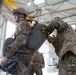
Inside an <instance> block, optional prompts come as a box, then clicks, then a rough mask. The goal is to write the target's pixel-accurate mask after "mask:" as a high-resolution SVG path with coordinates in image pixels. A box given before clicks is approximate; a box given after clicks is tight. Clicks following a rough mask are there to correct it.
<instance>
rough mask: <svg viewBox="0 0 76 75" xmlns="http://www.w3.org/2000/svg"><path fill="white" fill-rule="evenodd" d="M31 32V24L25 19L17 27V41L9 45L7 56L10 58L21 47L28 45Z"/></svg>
mask: <svg viewBox="0 0 76 75" xmlns="http://www.w3.org/2000/svg"><path fill="white" fill-rule="evenodd" d="M30 32H31V27H30V25H29V24H28V23H27V22H26V21H25V20H23V21H21V22H20V23H19V24H18V26H17V28H16V38H15V41H14V42H13V43H12V44H11V45H9V47H8V50H7V53H6V56H7V57H8V58H10V57H11V56H13V55H14V54H15V53H16V52H18V51H19V48H21V47H22V46H24V45H26V43H27V40H28V37H29V34H30Z"/></svg>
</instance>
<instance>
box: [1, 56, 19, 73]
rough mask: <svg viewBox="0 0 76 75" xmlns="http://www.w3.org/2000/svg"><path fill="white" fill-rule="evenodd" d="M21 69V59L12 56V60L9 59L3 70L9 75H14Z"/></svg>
mask: <svg viewBox="0 0 76 75" xmlns="http://www.w3.org/2000/svg"><path fill="white" fill-rule="evenodd" d="M18 67H19V59H18V57H17V56H16V55H15V56H12V57H11V58H10V59H8V61H7V63H6V64H5V65H4V67H3V68H2V69H3V71H4V72H8V73H9V74H13V73H14V72H16V70H17V69H18Z"/></svg>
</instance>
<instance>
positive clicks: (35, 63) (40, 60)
mask: <svg viewBox="0 0 76 75" xmlns="http://www.w3.org/2000/svg"><path fill="white" fill-rule="evenodd" d="M44 65H45V62H44V57H43V54H42V53H39V52H38V51H37V52H35V53H34V54H33V56H32V61H31V63H30V75H33V74H34V73H36V75H43V73H42V68H43V66H44Z"/></svg>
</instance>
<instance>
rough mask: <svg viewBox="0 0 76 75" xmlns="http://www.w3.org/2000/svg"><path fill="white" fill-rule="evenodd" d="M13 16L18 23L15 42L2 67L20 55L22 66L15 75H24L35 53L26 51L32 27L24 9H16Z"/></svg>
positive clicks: (10, 46)
mask: <svg viewBox="0 0 76 75" xmlns="http://www.w3.org/2000/svg"><path fill="white" fill-rule="evenodd" d="M13 15H14V18H15V20H16V22H17V23H18V24H17V28H16V32H15V41H14V42H13V43H11V44H10V45H9V46H8V49H7V53H6V55H5V57H4V59H3V60H2V62H1V66H2V67H3V66H4V64H5V63H6V62H7V60H8V59H9V58H11V57H12V56H14V55H15V54H18V55H19V59H20V63H19V64H20V66H19V67H18V70H17V71H16V72H15V73H14V74H13V75H22V73H23V72H24V70H25V69H26V67H27V66H28V64H29V63H30V60H31V57H32V53H33V52H32V51H31V50H29V49H26V43H27V40H28V37H29V34H30V32H31V26H30V24H29V23H28V22H27V21H26V20H25V18H26V17H27V13H26V11H25V10H24V9H23V8H18V9H14V10H13Z"/></svg>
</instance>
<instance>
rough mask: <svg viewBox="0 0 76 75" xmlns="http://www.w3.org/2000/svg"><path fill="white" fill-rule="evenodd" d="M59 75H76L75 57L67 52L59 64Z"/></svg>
mask: <svg viewBox="0 0 76 75" xmlns="http://www.w3.org/2000/svg"><path fill="white" fill-rule="evenodd" d="M59 75H76V55H74V54H73V53H72V52H67V53H66V54H65V55H64V56H63V57H62V59H61V61H60V62H59Z"/></svg>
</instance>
